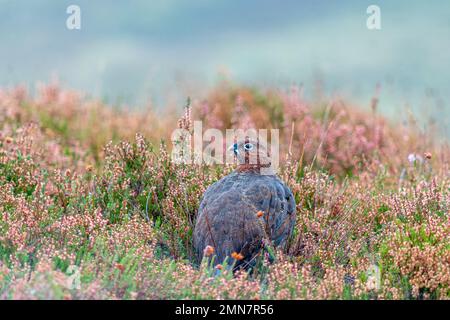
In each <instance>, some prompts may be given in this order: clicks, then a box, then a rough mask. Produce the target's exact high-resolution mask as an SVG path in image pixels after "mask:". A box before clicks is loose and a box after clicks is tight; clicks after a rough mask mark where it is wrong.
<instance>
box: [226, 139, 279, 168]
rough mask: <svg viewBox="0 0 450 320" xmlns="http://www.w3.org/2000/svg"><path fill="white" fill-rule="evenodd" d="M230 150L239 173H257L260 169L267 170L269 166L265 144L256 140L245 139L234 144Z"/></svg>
mask: <svg viewBox="0 0 450 320" xmlns="http://www.w3.org/2000/svg"><path fill="white" fill-rule="evenodd" d="M230 149H232V150H233V153H234V155H235V156H236V159H237V162H238V171H239V172H245V171H252V172H258V173H259V172H260V170H261V168H268V167H270V165H271V161H270V156H269V153H268V150H267V147H266V144H265V143H264V142H262V141H260V140H258V139H257V140H254V139H251V138H248V137H246V138H245V139H244V140H242V141H238V142H235V143H234V144H233V145H232V146H231V148H230Z"/></svg>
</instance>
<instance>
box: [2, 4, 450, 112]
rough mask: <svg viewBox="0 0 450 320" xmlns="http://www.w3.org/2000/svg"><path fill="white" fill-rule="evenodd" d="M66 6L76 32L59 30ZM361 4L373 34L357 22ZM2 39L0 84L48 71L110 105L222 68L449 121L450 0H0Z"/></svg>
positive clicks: (201, 79) (188, 83)
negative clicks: (76, 11) (72, 10)
mask: <svg viewBox="0 0 450 320" xmlns="http://www.w3.org/2000/svg"><path fill="white" fill-rule="evenodd" d="M71 4H76V5H79V6H80V8H81V30H68V29H67V28H66V19H67V17H68V14H67V13H66V8H67V7H68V6H69V5H71ZM370 4H376V5H378V6H379V7H380V9H381V27H382V28H381V30H376V31H373V30H372V31H371V30H368V29H367V27H366V19H367V17H368V14H367V13H366V8H367V7H368V6H369V5H370ZM0 39H1V41H0V61H2V63H1V64H0V86H12V85H15V84H20V83H25V84H27V85H29V86H30V87H34V86H35V84H36V83H37V82H38V81H49V80H50V79H51V78H52V76H55V75H56V76H57V77H58V78H59V80H60V81H61V82H62V83H63V85H65V86H67V87H71V88H75V89H79V90H82V91H85V92H87V93H88V94H90V95H93V96H95V97H100V98H105V99H107V100H108V101H111V102H113V103H114V102H120V101H122V102H126V103H131V104H135V105H141V104H143V103H145V102H146V101H147V100H151V101H153V102H154V103H155V104H156V105H160V106H163V105H164V99H165V98H166V97H167V96H168V95H175V96H176V95H179V96H185V95H188V94H189V95H193V96H194V97H195V95H198V96H200V95H201V94H202V92H205V91H206V90H207V89H208V88H209V87H211V86H213V85H214V83H215V82H216V81H217V79H218V75H219V73H220V72H221V71H223V70H225V71H226V73H227V74H228V75H229V77H230V78H231V79H232V80H233V81H235V82H237V83H243V84H250V85H257V86H261V87H264V86H274V87H280V88H283V87H288V86H289V85H290V84H292V83H303V84H304V85H305V90H306V92H307V93H308V92H310V91H312V87H313V85H314V81H315V80H316V79H317V78H320V79H321V80H322V81H323V82H324V86H325V89H326V90H327V92H328V93H329V94H334V93H339V94H341V95H343V96H345V97H349V98H351V99H352V100H354V101H357V102H360V103H363V104H368V99H369V98H370V96H371V94H372V92H373V90H374V87H375V85H376V83H378V82H379V83H381V85H382V95H381V104H382V107H383V109H384V111H385V112H386V113H387V114H394V115H395V114H397V113H399V112H401V110H404V105H405V104H408V105H410V106H411V107H412V108H413V109H419V108H421V106H423V105H426V106H431V108H432V109H433V108H435V109H436V110H435V111H433V113H432V115H433V116H435V117H436V115H438V116H437V118H445V119H447V118H449V117H450V112H449V108H450V79H449V77H450V76H449V75H450V59H449V57H450V1H438V0H431V1H420V0H418V1H400V0H396V1H387V0H385V1H365V0H347V1H331V0H328V1H324V0H315V1H313V0H311V1H298V0H296V1H293V0H292V1H286V0H284V1H275V0H253V1H251V0H246V1H241V0H231V1H230V0H226V1H212V0H211V1H209V0H196V1H185V0H178V1H176V0H160V1H155V0H152V1H144V0H142V1H137V0H135V1H106V0H95V1H92V0H79V1H75V0H71V1H62V0H58V1H52V0H34V1H32V2H31V1H25V0H0ZM402 108H403V109H402ZM433 110H434V109H433ZM441 112H444V115H446V116H445V117H442V116H441ZM440 121H442V119H441V120H440Z"/></svg>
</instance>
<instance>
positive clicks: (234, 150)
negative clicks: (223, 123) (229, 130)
mask: <svg viewBox="0 0 450 320" xmlns="http://www.w3.org/2000/svg"><path fill="white" fill-rule="evenodd" d="M228 150H230V151H231V150H233V152H234V155H236V156H237V155H238V154H239V149H238V145H237V143H235V144H233V145H232V146H231V147H229V148H228Z"/></svg>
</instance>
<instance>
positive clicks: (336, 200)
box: [0, 83, 450, 299]
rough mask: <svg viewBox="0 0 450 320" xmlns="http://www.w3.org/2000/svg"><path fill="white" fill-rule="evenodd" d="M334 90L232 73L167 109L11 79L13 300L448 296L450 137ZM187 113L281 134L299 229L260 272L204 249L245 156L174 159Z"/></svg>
mask: <svg viewBox="0 0 450 320" xmlns="http://www.w3.org/2000/svg"><path fill="white" fill-rule="evenodd" d="M329 100H330V101H329V102H324V101H327V100H326V99H323V98H322V99H318V100H317V101H316V100H312V101H307V100H306V99H305V98H304V96H303V93H302V88H292V89H291V90H290V91H288V92H284V91H275V90H267V91H264V92H263V91H259V90H256V89H253V88H246V87H237V86H234V85H233V84H231V83H221V84H219V85H218V87H217V88H216V89H214V90H212V91H211V93H210V94H209V95H208V96H207V97H205V98H204V99H203V100H199V101H196V100H193V101H192V110H191V108H190V107H189V108H185V109H184V110H183V112H184V113H178V112H174V113H173V114H172V113H170V114H167V115H157V111H149V110H146V111H145V112H144V111H134V110H127V111H125V110H123V109H122V110H120V109H117V108H112V107H110V106H106V105H104V104H102V103H101V102H98V101H92V100H89V99H87V98H85V97H83V96H82V95H81V94H79V93H76V92H73V91H68V90H63V89H61V88H60V87H59V86H58V85H56V84H52V85H45V86H44V85H43V86H41V87H40V88H39V90H38V93H37V94H36V96H35V97H33V96H31V95H29V94H28V93H27V90H26V89H25V88H23V87H18V88H14V89H2V90H0V297H1V298H2V299H189V298H191V299H449V298H450V242H449V239H450V216H449V205H450V184H449V182H450V181H449V175H448V173H449V167H448V164H449V155H450V153H449V148H448V146H447V145H445V144H438V143H437V142H436V141H434V140H433V139H432V138H431V137H426V136H425V135H424V134H422V133H420V132H418V131H417V129H416V128H407V127H401V128H399V127H395V126H393V125H392V124H391V123H390V122H389V121H387V120H386V119H384V118H383V117H382V116H381V115H379V114H377V112H376V104H377V103H378V102H377V101H376V100H374V101H372V110H370V111H369V112H366V111H364V110H361V109H358V108H357V107H355V106H352V105H351V104H346V103H344V102H343V101H341V100H339V99H336V98H333V99H329ZM188 106H189V105H188ZM169 108H171V107H170V106H169ZM147 111H149V112H147ZM175 114H176V115H178V116H180V117H181V119H180V121H179V122H178V126H179V127H181V128H185V129H188V132H191V131H190V130H189V129H191V128H190V126H191V124H192V120H193V119H200V120H203V122H204V125H203V126H204V128H205V129H206V128H208V127H210V126H214V127H215V128H218V129H220V130H225V129H227V128H232V127H235V128H237V127H241V126H244V125H247V126H255V127H257V128H280V129H281V135H280V137H281V150H280V152H281V156H282V159H281V162H280V164H281V166H280V170H279V172H278V174H279V175H280V177H282V179H283V180H284V181H286V183H287V184H288V185H289V187H290V188H291V190H292V191H293V194H294V196H295V199H296V203H297V208H296V214H297V225H296V226H295V230H294V234H293V236H292V237H291V239H289V242H288V246H287V247H286V248H284V250H282V251H280V250H276V249H275V248H272V247H271V245H270V243H267V244H266V250H265V252H264V254H263V255H262V256H261V257H260V259H259V261H258V262H257V264H256V265H257V266H256V267H255V268H254V270H251V271H250V272H245V271H239V272H238V273H233V272H231V271H230V266H232V265H233V263H234V261H233V259H239V254H238V253H236V254H235V255H234V258H233V259H230V261H227V262H226V263H224V264H222V265H217V264H216V263H214V258H212V259H204V260H203V261H202V262H199V261H196V260H195V259H194V255H193V249H192V231H193V227H194V224H195V219H196V213H197V209H198V206H199V203H200V200H201V196H202V194H203V193H204V191H205V190H206V188H207V187H208V186H209V185H210V184H212V183H213V182H215V181H217V180H218V179H220V178H221V177H223V176H224V175H226V174H228V173H229V172H230V171H231V170H233V166H231V165H226V166H222V165H206V164H195V165H188V164H182V163H176V162H174V161H172V158H171V152H170V151H171V143H172V141H170V140H169V138H170V137H171V130H172V129H174V128H175V127H176V124H177V122H176V117H175ZM100 120H101V121H100ZM205 253H206V254H207V255H208V256H211V257H213V248H211V249H209V250H206V251H205Z"/></svg>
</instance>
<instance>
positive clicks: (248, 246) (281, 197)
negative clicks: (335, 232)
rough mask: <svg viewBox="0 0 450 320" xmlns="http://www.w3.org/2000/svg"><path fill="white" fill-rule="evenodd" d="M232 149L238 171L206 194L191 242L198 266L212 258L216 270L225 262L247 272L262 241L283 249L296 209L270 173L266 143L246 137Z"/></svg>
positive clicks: (274, 176)
mask: <svg viewBox="0 0 450 320" xmlns="http://www.w3.org/2000/svg"><path fill="white" fill-rule="evenodd" d="M231 149H232V151H233V153H234V155H235V157H236V160H237V164H238V166H237V169H236V170H234V171H233V172H232V173H230V174H229V175H227V176H225V177H223V178H222V179H220V180H219V181H217V182H215V183H213V184H212V185H210V186H209V187H208V188H207V189H206V191H205V193H204V195H203V197H202V199H201V202H200V206H199V209H198V212H197V216H196V222H195V227H194V233H193V243H194V249H195V253H196V257H197V259H198V261H202V259H203V258H204V257H205V256H211V255H212V253H214V259H215V260H214V261H215V263H217V265H219V266H220V265H221V264H222V263H223V262H224V261H225V259H228V260H227V264H231V263H233V265H234V267H233V270H237V269H241V268H243V269H251V268H252V267H254V266H255V262H256V257H257V256H258V255H259V254H260V253H261V251H262V248H263V246H264V245H265V244H266V243H267V242H268V243H270V244H272V245H273V246H275V247H277V246H278V247H280V246H283V245H286V243H287V240H288V238H289V237H290V235H291V234H292V232H293V229H294V225H295V221H296V204H295V199H294V196H293V194H292V191H291V190H290V189H289V188H288V187H287V186H286V184H284V183H283V181H282V180H280V178H279V177H278V176H277V175H276V174H275V173H274V172H273V171H272V170H271V161H270V157H269V156H268V152H267V147H266V144H265V143H262V142H260V141H259V139H257V140H255V139H251V138H249V137H245V138H244V139H243V140H241V141H239V142H235V143H234V144H233V145H232V146H231ZM263 169H266V170H265V171H264V172H263ZM211 258H212V257H210V259H211Z"/></svg>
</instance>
